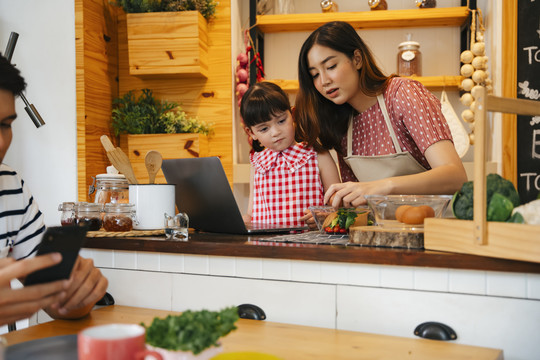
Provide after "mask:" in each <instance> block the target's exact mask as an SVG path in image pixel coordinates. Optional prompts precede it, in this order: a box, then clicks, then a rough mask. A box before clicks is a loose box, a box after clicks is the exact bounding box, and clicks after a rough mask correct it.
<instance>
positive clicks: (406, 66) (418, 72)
mask: <svg viewBox="0 0 540 360" xmlns="http://www.w3.org/2000/svg"><path fill="white" fill-rule="evenodd" d="M419 49H420V44H419V43H417V42H416V41H410V40H409V41H404V42H402V43H401V44H399V52H398V55H397V68H398V71H397V72H398V75H400V76H413V75H415V76H422V53H421V52H420V50H419Z"/></svg>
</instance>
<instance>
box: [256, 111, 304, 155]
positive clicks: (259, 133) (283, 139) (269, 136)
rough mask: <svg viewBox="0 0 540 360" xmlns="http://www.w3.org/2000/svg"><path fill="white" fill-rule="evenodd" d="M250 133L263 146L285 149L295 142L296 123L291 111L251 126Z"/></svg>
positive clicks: (277, 149) (279, 149)
mask: <svg viewBox="0 0 540 360" xmlns="http://www.w3.org/2000/svg"><path fill="white" fill-rule="evenodd" d="M249 132H250V135H251V137H252V138H253V139H255V140H259V142H260V143H261V145H262V146H264V147H265V148H267V149H270V150H273V151H283V150H285V149H287V148H288V147H289V146H291V145H293V144H294V143H295V140H294V123H293V119H292V115H291V112H290V111H284V112H282V113H280V114H277V115H276V116H272V117H271V118H270V120H269V121H265V122H263V123H260V124H257V125H255V126H251V127H250V128H249Z"/></svg>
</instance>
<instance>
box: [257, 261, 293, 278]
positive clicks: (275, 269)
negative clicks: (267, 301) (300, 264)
mask: <svg viewBox="0 0 540 360" xmlns="http://www.w3.org/2000/svg"><path fill="white" fill-rule="evenodd" d="M262 274H263V279H274V280H291V261H290V260H281V259H262Z"/></svg>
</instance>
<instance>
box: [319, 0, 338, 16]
mask: <svg viewBox="0 0 540 360" xmlns="http://www.w3.org/2000/svg"><path fill="white" fill-rule="evenodd" d="M321 10H322V12H323V13H327V12H337V11H338V4H337V3H336V2H334V1H332V0H321Z"/></svg>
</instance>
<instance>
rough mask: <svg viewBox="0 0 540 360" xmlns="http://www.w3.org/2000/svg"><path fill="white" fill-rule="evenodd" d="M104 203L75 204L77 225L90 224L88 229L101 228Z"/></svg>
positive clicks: (95, 229)
mask: <svg viewBox="0 0 540 360" xmlns="http://www.w3.org/2000/svg"><path fill="white" fill-rule="evenodd" d="M102 211H103V204H95V203H88V202H79V203H76V204H75V214H76V217H77V221H76V222H77V225H85V226H88V231H97V230H99V229H101V213H102Z"/></svg>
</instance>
